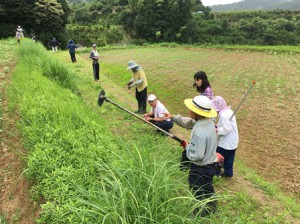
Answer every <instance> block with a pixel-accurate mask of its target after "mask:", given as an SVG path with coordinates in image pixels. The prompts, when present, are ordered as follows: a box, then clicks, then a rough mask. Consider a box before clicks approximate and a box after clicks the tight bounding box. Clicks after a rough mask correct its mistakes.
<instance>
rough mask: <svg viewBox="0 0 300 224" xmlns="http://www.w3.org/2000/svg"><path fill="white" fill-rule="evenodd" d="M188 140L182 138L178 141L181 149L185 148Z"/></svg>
mask: <svg viewBox="0 0 300 224" xmlns="http://www.w3.org/2000/svg"><path fill="white" fill-rule="evenodd" d="M187 144H188V142H187V141H186V140H183V141H182V142H181V143H180V146H182V148H183V149H185V148H186V146H187Z"/></svg>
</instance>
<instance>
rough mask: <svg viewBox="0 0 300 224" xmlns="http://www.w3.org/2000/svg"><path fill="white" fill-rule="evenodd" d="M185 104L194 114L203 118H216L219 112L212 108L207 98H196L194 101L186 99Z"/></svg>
mask: <svg viewBox="0 0 300 224" xmlns="http://www.w3.org/2000/svg"><path fill="white" fill-rule="evenodd" d="M184 104H185V105H186V106H187V108H189V109H190V110H191V111H193V112H194V113H196V114H198V115H200V116H203V117H216V116H217V112H216V111H215V110H214V109H213V108H212V105H211V101H210V99H209V98H208V97H207V96H202V95H200V96H196V97H194V99H185V100H184Z"/></svg>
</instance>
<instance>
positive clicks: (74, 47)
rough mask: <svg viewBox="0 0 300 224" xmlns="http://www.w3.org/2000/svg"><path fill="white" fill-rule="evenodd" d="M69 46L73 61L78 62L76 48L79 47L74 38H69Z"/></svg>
mask: <svg viewBox="0 0 300 224" xmlns="http://www.w3.org/2000/svg"><path fill="white" fill-rule="evenodd" d="M67 48H68V49H69V53H70V57H71V61H72V62H73V63H74V62H77V60H76V56H75V49H76V48H77V45H76V44H75V43H74V41H73V40H69V43H68V45H67Z"/></svg>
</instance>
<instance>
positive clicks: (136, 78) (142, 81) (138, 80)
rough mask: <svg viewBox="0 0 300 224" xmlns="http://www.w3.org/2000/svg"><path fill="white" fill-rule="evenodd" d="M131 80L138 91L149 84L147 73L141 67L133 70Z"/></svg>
mask: <svg viewBox="0 0 300 224" xmlns="http://www.w3.org/2000/svg"><path fill="white" fill-rule="evenodd" d="M130 81H133V82H134V84H135V86H136V88H137V91H138V92H141V91H143V90H144V89H145V88H146V87H147V86H148V83H147V78H146V74H145V72H144V70H143V69H142V68H140V67H139V68H138V69H137V70H136V71H134V72H133V74H132V79H131V80H130Z"/></svg>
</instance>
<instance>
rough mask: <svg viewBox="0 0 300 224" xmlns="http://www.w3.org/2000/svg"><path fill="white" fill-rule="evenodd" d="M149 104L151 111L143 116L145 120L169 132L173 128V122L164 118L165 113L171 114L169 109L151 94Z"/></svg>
mask: <svg viewBox="0 0 300 224" xmlns="http://www.w3.org/2000/svg"><path fill="white" fill-rule="evenodd" d="M148 102H149V104H150V106H151V111H150V112H149V113H145V114H143V116H144V118H145V119H146V120H147V121H150V122H151V123H153V124H154V125H156V126H157V127H159V128H161V129H163V130H164V131H166V132H169V131H170V129H171V128H172V127H173V121H172V120H171V119H170V118H167V119H165V118H164V114H163V113H169V111H168V110H167V108H166V107H165V106H164V105H163V104H162V103H161V102H160V101H159V100H158V99H157V97H156V96H155V95H154V94H150V95H149V96H148Z"/></svg>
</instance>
